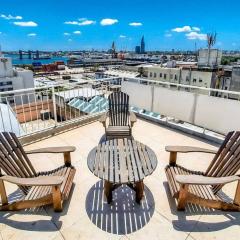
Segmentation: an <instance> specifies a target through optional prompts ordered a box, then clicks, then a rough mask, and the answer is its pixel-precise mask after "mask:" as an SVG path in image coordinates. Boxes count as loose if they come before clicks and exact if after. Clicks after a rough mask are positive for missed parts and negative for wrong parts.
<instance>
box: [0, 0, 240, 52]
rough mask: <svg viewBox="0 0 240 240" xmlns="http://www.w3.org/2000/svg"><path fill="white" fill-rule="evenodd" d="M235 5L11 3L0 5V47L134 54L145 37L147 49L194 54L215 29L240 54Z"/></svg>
mask: <svg viewBox="0 0 240 240" xmlns="http://www.w3.org/2000/svg"><path fill="white" fill-rule="evenodd" d="M231 3H232V6H234V7H231V11H227V10H226V9H225V7H224V5H223V4H219V1H218V2H216V1H212V2H207V1H206V0H202V1H199V0H197V1H194V2H190V3H187V4H185V5H184V4H183V3H181V2H179V1H176V0H173V1H171V4H169V3H166V2H159V1H156V0H150V1H147V2H146V1H138V2H127V1H125V0H122V1H118V0H116V1H110V0H106V1H104V2H99V1H91V0H90V1H88V2H79V1H76V0H72V1H66V0H62V1H61V2H59V1H56V0H52V1H46V0H43V1H41V2H34V3H32V2H30V1H29V0H25V1H22V0H9V1H8V2H3V3H1V10H0V44H1V46H2V49H3V50H6V51H9V50H18V49H33V50H34V49H41V50H84V49H86V50H90V49H97V50H106V49H109V48H110V47H111V43H112V41H115V43H116V47H117V50H131V51H134V49H135V46H136V45H138V44H139V41H140V39H141V37H142V36H143V35H144V37H145V42H146V51H151V50H171V49H176V50H194V49H195V47H197V48H201V47H206V34H207V33H208V32H212V31H216V32H217V33H218V35H217V42H216V45H215V47H216V48H220V49H226V50H239V49H240V30H238V26H239V23H240V20H239V18H238V8H239V6H240V3H239V2H237V1H235V0H233V1H231Z"/></svg>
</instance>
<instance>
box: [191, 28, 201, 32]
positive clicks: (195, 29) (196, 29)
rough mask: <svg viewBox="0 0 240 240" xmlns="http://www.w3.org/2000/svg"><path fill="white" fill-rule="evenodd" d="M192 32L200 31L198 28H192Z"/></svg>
mask: <svg viewBox="0 0 240 240" xmlns="http://www.w3.org/2000/svg"><path fill="white" fill-rule="evenodd" d="M192 30H193V31H195V32H200V31H201V29H200V28H199V27H192Z"/></svg>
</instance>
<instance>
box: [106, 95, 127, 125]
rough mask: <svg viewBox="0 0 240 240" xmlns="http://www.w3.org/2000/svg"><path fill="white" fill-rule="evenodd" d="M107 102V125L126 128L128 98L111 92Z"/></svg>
mask: <svg viewBox="0 0 240 240" xmlns="http://www.w3.org/2000/svg"><path fill="white" fill-rule="evenodd" d="M108 100H109V109H108V110H109V125H110V126H126V125H128V124H129V96H128V95H127V94H126V93H123V92H113V93H111V94H110V95H109V97H108Z"/></svg>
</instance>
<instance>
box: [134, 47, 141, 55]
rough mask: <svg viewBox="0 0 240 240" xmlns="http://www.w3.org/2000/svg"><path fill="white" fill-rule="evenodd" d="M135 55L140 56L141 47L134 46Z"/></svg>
mask: <svg viewBox="0 0 240 240" xmlns="http://www.w3.org/2000/svg"><path fill="white" fill-rule="evenodd" d="M135 53H136V54H140V53H141V47H140V46H136V47H135Z"/></svg>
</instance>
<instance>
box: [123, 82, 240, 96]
mask: <svg viewBox="0 0 240 240" xmlns="http://www.w3.org/2000/svg"><path fill="white" fill-rule="evenodd" d="M123 80H124V81H133V82H137V83H139V84H144V83H147V85H151V84H153V85H162V86H167V87H176V89H177V90H181V91H182V90H183V89H194V90H203V91H205V92H206V94H209V95H210V93H211V92H215V93H225V94H232V95H237V96H239V98H238V99H240V92H237V91H229V90H222V89H217V88H207V87H198V86H193V85H187V84H179V83H173V82H164V81H158V80H150V79H145V78H124V79H123Z"/></svg>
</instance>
